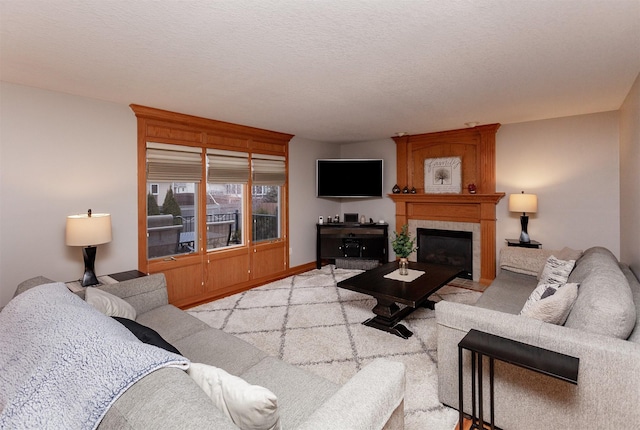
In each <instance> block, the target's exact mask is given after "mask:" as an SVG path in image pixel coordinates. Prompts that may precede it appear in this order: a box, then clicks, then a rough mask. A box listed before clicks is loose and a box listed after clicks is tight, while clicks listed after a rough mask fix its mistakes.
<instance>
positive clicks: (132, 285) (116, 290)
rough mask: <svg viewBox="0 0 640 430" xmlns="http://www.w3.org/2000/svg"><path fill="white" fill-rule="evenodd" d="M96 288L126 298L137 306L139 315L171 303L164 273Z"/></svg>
mask: <svg viewBox="0 0 640 430" xmlns="http://www.w3.org/2000/svg"><path fill="white" fill-rule="evenodd" d="M95 288H99V289H101V290H103V291H106V292H108V293H110V294H114V295H116V296H118V297H120V298H123V299H125V300H126V301H127V302H128V303H130V304H131V305H132V306H133V307H134V308H135V310H136V312H137V313H138V315H140V314H143V313H145V312H148V311H150V310H152V309H155V308H157V307H160V306H164V305H166V304H167V303H169V298H168V296H167V284H166V280H165V277H164V274H163V273H156V274H153V275H149V276H143V277H140V278H135V279H129V280H127V281H122V282H118V283H115V284H106V285H101V286H99V287H95Z"/></svg>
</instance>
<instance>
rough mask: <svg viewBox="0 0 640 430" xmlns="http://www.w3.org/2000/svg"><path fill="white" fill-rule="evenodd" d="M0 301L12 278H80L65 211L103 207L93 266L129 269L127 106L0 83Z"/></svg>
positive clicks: (132, 222)
mask: <svg viewBox="0 0 640 430" xmlns="http://www.w3.org/2000/svg"><path fill="white" fill-rule="evenodd" d="M0 109H1V116H0V306H3V305H5V304H6V303H7V302H8V301H9V300H10V298H11V297H12V296H13V293H14V291H15V288H16V286H17V285H18V283H20V282H21V281H23V280H25V279H28V278H30V277H33V276H36V275H44V276H46V277H49V278H51V279H53V280H56V281H69V280H73V279H78V278H80V277H81V276H82V273H83V271H84V265H83V260H82V249H81V248H79V247H68V246H66V245H65V243H64V234H65V222H66V217H67V216H68V215H71V214H77V213H86V211H87V209H89V208H91V209H92V210H93V211H94V212H96V213H98V212H108V213H110V214H111V218H112V229H113V241H112V242H111V243H109V244H105V245H100V246H99V247H98V251H97V258H96V271H97V272H98V273H99V274H104V273H114V272H118V271H123V270H130V269H135V268H136V267H137V261H138V260H137V253H138V248H137V243H138V242H137V230H136V229H137V222H136V217H137V209H136V205H137V198H136V194H137V191H136V136H137V134H136V119H135V116H134V114H133V112H131V110H130V109H129V107H128V106H123V105H117V104H113V103H106V102H102V101H98V100H92V99H88V98H82V97H75V96H70V95H66V94H61V93H56V92H50V91H43V90H40V89H35V88H30V87H24V86H19V85H13V84H8V83H4V82H2V83H0Z"/></svg>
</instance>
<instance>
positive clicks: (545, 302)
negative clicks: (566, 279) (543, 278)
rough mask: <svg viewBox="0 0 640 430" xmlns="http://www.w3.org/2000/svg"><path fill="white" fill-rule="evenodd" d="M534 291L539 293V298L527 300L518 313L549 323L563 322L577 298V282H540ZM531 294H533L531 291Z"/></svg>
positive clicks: (558, 323)
mask: <svg viewBox="0 0 640 430" xmlns="http://www.w3.org/2000/svg"><path fill="white" fill-rule="evenodd" d="M536 291H537V293H536V296H537V295H538V294H540V298H539V299H538V300H531V301H529V300H527V303H525V305H524V307H523V308H522V311H520V315H523V316H525V317H529V318H535V319H537V320H540V321H544V322H548V323H551V324H557V325H562V324H564V322H565V321H566V320H567V317H568V316H569V312H571V308H572V307H573V304H574V303H575V301H576V299H577V298H578V284H576V283H569V284H564V285H557V284H542V285H539V286H538V287H537V288H536V289H535V290H534V292H536ZM540 291H542V293H540ZM531 294H532V295H533V293H531ZM529 298H530V299H531V298H532V297H529Z"/></svg>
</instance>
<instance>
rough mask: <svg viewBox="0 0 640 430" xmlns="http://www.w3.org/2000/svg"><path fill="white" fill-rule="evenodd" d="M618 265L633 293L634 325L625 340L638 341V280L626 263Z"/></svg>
mask: <svg viewBox="0 0 640 430" xmlns="http://www.w3.org/2000/svg"><path fill="white" fill-rule="evenodd" d="M620 266H621V267H620V268H621V269H622V273H624V276H626V278H627V281H629V287H630V288H631V294H632V295H633V302H634V303H635V305H636V325H635V326H634V328H633V331H632V332H631V334H630V335H629V337H628V338H627V340H629V341H631V342H635V343H640V282H638V278H636V276H635V275H634V274H633V272H632V271H631V269H630V268H629V266H627V265H626V264H621V265H620Z"/></svg>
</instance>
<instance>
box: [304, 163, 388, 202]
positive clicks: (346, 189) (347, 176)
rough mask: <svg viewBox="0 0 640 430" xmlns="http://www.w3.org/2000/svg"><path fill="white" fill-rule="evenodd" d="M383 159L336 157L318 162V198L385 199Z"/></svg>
mask: <svg viewBox="0 0 640 430" xmlns="http://www.w3.org/2000/svg"><path fill="white" fill-rule="evenodd" d="M382 172H383V160H374V159H352V158H339V159H338V158H335V159H320V160H316V196H317V197H336V198H365V197H382V188H383V185H382V184H383V182H382Z"/></svg>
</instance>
